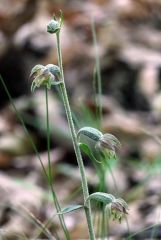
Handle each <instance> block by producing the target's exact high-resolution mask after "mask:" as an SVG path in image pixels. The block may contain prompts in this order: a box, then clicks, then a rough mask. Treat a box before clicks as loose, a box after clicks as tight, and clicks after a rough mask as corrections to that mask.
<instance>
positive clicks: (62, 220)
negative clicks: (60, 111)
mask: <svg viewBox="0 0 161 240" xmlns="http://www.w3.org/2000/svg"><path fill="white" fill-rule="evenodd" d="M45 99H46V128H47V151H48V167H49V174H48V179H49V185H50V188H51V192H52V196H53V201H54V204H55V207H56V211H57V212H60V211H61V207H60V205H59V202H58V199H57V196H56V193H55V191H54V188H53V184H52V183H53V175H52V166H51V159H50V126H49V104H48V89H47V87H46V88H45ZM58 217H59V221H60V223H61V226H62V229H63V231H64V235H65V237H66V239H67V240H70V235H69V232H68V230H67V227H66V224H65V221H64V216H63V215H62V214H58Z"/></svg>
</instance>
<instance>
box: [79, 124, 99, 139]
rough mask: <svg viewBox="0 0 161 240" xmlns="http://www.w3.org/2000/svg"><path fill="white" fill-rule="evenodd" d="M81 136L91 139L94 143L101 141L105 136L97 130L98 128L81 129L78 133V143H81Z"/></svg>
mask: <svg viewBox="0 0 161 240" xmlns="http://www.w3.org/2000/svg"><path fill="white" fill-rule="evenodd" d="M81 134H82V135H84V136H87V137H89V138H91V139H92V140H94V141H99V139H100V138H101V137H102V136H103V134H102V133H101V132H100V131H99V130H97V129H96V128H92V127H83V128H81V129H80V130H79V131H78V133H77V138H78V141H79V138H80V135H81Z"/></svg>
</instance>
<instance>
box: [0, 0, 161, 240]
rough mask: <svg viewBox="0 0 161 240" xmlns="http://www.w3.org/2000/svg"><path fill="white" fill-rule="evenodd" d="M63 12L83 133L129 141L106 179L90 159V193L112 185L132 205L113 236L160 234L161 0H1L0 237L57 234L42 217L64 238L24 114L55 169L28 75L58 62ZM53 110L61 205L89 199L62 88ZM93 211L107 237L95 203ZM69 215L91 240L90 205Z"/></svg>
mask: <svg viewBox="0 0 161 240" xmlns="http://www.w3.org/2000/svg"><path fill="white" fill-rule="evenodd" d="M60 9H61V10H62V11H63V13H64V19H65V21H64V25H63V29H62V32H61V46H62V54H63V66H64V72H65V81H66V85H67V90H68V94H69V99H70V104H71V108H72V111H73V119H74V122H75V125H76V129H79V128H80V127H83V126H91V127H97V128H100V129H101V131H102V132H103V133H106V132H108V133H111V134H114V135H115V136H116V137H117V138H118V139H119V140H120V142H121V144H122V147H121V149H120V150H119V151H118V152H117V156H118V157H117V159H111V160H110V161H108V164H107V165H106V166H104V168H103V173H104V179H103V180H102V179H101V178H100V176H99V175H98V174H97V171H96V170H97V169H96V168H95V167H96V166H94V165H93V163H92V162H91V160H90V159H89V158H88V157H87V156H84V163H85V166H86V170H87V177H88V181H89V188H90V192H93V191H95V190H98V189H100V188H101V187H102V181H103V187H104V191H107V192H110V193H113V194H114V195H116V196H117V197H122V198H124V199H125V200H126V201H127V202H128V204H129V214H128V215H127V219H125V220H124V221H123V222H122V224H119V223H117V222H113V221H112V219H111V220H110V221H109V222H108V224H107V226H106V228H107V231H108V236H110V240H111V239H123V238H124V237H127V236H130V235H133V238H129V239H153V238H155V239H161V225H160V220H161V219H160V214H161V208H160V200H161V139H160V137H161V1H160V0H93V1H92V0H86V1H83V0H82V1H81V0H77V1H74V0H68V1H67V0H1V1H0V75H1V87H0V199H1V201H0V202H1V203H0V235H1V236H2V239H26V238H24V236H26V237H27V239H37V238H34V237H35V236H38V237H40V238H42V239H48V238H46V235H45V234H44V233H43V231H42V230H41V229H40V227H38V226H37V225H36V221H37V219H38V220H40V221H41V222H42V224H43V223H45V222H46V221H47V220H49V219H51V221H52V223H51V224H49V226H48V229H49V230H50V231H51V232H52V233H53V234H55V233H56V232H58V234H60V239H63V237H62V236H63V235H61V234H62V233H61V228H60V226H59V221H58V218H57V217H55V218H54V219H53V218H52V214H54V212H55V209H53V204H52V200H51V196H50V191H49V190H48V187H47V183H46V180H45V177H44V175H43V172H42V168H41V165H40V162H39V160H38V158H37V157H36V154H35V152H34V149H33V147H32V145H31V143H30V140H29V136H28V134H26V131H24V126H23V124H22V119H23V121H24V123H25V126H26V127H27V129H28V132H29V134H30V136H31V137H32V139H33V142H34V144H35V146H36V147H37V149H38V151H39V152H40V156H41V158H42V161H43V163H44V165H45V167H46V168H47V150H46V149H47V147H46V120H45V114H46V108H45V93H44V90H43V89H38V90H36V91H35V93H34V94H31V92H30V86H31V81H30V80H29V75H30V72H31V69H32V68H33V67H34V66H35V65H36V64H43V65H46V64H49V63H52V64H57V52H56V38H55V36H54V35H51V34H49V33H47V31H46V28H47V27H46V26H47V24H48V22H49V21H50V20H51V18H52V16H53V15H54V14H55V15H56V16H57V17H58V18H59V16H60ZM99 69H100V73H101V89H100V90H99V87H98V83H97V80H98V78H99V72H98V70H99ZM3 81H4V83H5V86H6V87H4V83H3ZM100 93H101V95H100ZM98 103H101V106H102V117H101V122H100V123H99V121H98V115H97V112H98V111H97V110H98ZM13 104H14V106H16V109H17V111H15V109H14V108H13ZM49 113H50V124H51V126H50V127H51V161H52V167H53V168H52V169H53V175H54V186H55V189H56V192H57V195H58V198H59V201H60V204H61V205H62V206H66V205H69V204H71V203H81V202H82V195H81V189H80V176H79V170H78V168H77V163H76V159H75V155H74V152H73V147H72V143H71V139H70V134H69V129H68V125H67V122H66V116H65V112H64V108H63V105H62V102H61V99H60V96H59V91H58V89H53V90H51V91H50V96H49ZM97 168H99V165H98V166H97ZM94 213H95V214H94V215H95V228H96V232H97V235H98V236H100V237H101V236H102V235H101V232H99V230H97V227H98V225H99V224H101V219H102V218H101V216H100V212H99V210H98V209H97V208H96V207H94ZM65 219H66V223H67V226H68V229H69V231H70V234H71V239H72V240H74V239H79V238H87V236H88V234H87V229H86V222H85V218H84V214H83V213H82V211H77V212H74V213H70V214H67V215H66V217H65ZM76 219H77V221H76ZM97 221H100V222H99V224H97V223H98V222H97ZM102 239H104V238H102Z"/></svg>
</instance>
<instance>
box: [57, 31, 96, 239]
mask: <svg viewBox="0 0 161 240" xmlns="http://www.w3.org/2000/svg"><path fill="white" fill-rule="evenodd" d="M59 34H60V32H57V33H56V37H57V54H58V65H59V67H60V71H61V77H62V83H61V84H60V90H61V94H62V98H63V102H64V107H65V111H66V115H67V120H68V124H69V128H70V132H71V137H72V142H73V146H74V150H75V154H76V158H77V162H78V166H79V170H80V174H81V183H82V190H83V196H84V202H86V200H87V198H88V197H89V191H88V184H87V179H86V174H85V168H84V164H83V159H82V155H81V151H80V148H79V145H78V142H77V135H76V131H75V127H74V123H73V119H72V113H71V109H70V104H69V100H68V95H67V91H66V86H65V81H64V73H63V64H62V54H61V48H60V35H59ZM85 213H86V219H87V223H88V230H89V236H90V240H95V234H94V229H93V223H92V216H91V206H90V201H88V204H87V207H86V208H85Z"/></svg>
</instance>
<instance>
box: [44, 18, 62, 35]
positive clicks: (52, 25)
mask: <svg viewBox="0 0 161 240" xmlns="http://www.w3.org/2000/svg"><path fill="white" fill-rule="evenodd" d="M60 28H61V26H60V22H59V21H56V20H54V19H52V20H51V21H50V22H49V23H48V25H47V32H49V33H51V34H52V33H57V32H58V31H59V30H60Z"/></svg>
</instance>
